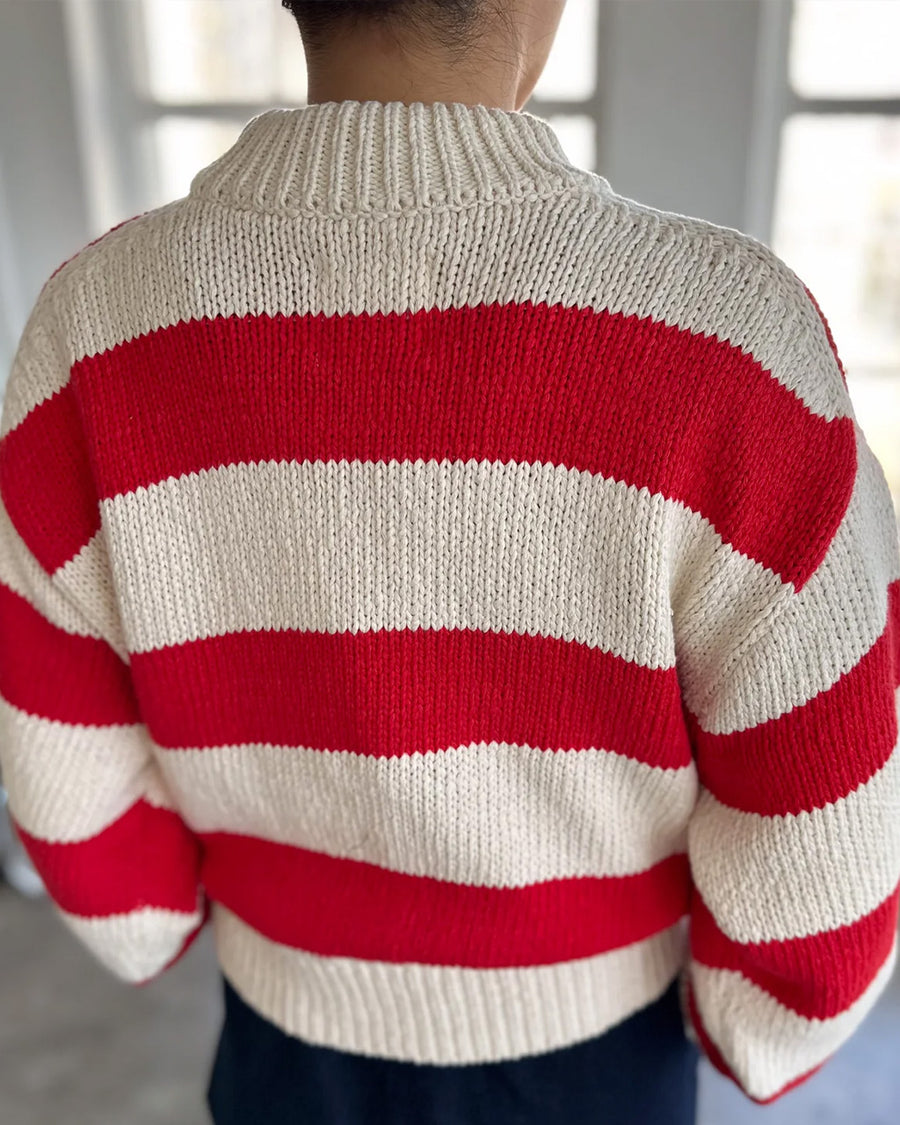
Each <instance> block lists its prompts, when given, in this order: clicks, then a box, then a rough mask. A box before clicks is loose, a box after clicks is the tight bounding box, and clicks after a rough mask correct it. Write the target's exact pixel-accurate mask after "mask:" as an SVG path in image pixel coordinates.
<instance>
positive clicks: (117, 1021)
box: [0, 886, 900, 1125]
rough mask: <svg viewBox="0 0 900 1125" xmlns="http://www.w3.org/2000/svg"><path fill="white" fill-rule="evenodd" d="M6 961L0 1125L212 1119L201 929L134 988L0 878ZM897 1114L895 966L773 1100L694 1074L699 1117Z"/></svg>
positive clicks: (734, 1123) (208, 976)
mask: <svg viewBox="0 0 900 1125" xmlns="http://www.w3.org/2000/svg"><path fill="white" fill-rule="evenodd" d="M0 958H2V969H0V1012H2V1019H0V1122H2V1123H3V1125H51V1123H52V1125H210V1118H209V1115H208V1113H207V1111H206V1106H205V1102H204V1097H205V1092H206V1082H207V1078H208V1074H209V1068H210V1065H211V1060H212V1054H213V1049H214V1044H215V1041H216V1036H217V1031H218V1021H219V1019H220V1014H221V998H220V993H219V978H218V973H217V967H216V962H215V958H214V955H213V950H212V945H211V941H210V933H209V930H208V929H207V930H206V931H205V933H204V935H203V936H202V938H201V940H200V941H198V942H197V943H196V944H195V945H194V947H193V948H192V949H191V951H190V952H189V953H188V954H187V956H186V957H185V958H184V959H183V960H182V961H181V962H180V963H179V964H178V965H176V966H175V968H174V969H172V970H170V971H169V972H168V973H167V974H166V975H165V976H163V977H161V978H160V979H159V980H157V981H154V982H153V983H152V984H151V985H149V986H147V987H145V988H135V987H133V986H129V985H125V984H122V983H120V982H119V981H117V980H116V979H115V978H113V977H112V976H110V975H108V974H107V973H106V972H105V971H104V970H103V969H101V968H100V966H99V965H98V964H97V963H96V962H95V961H94V960H93V959H92V958H91V956H90V955H89V954H88V953H87V952H85V951H84V950H83V949H82V948H81V946H80V945H79V944H78V943H77V941H76V940H75V939H74V938H73V937H70V935H69V934H68V932H67V931H66V930H65V929H64V927H63V925H62V923H61V922H60V921H58V919H57V918H56V916H55V915H54V914H53V912H52V909H51V908H50V906H49V904H48V903H47V901H46V900H38V901H29V900H27V899H24V898H22V897H21V896H19V895H18V894H16V893H15V892H14V891H12V890H10V889H9V888H8V887H5V886H0ZM898 1121H900V977H898V975H897V974H895V976H894V980H893V983H892V985H891V987H890V989H889V990H888V993H887V994H886V995H885V996H884V997H883V998H882V999H881V1001H880V1002H879V1004H878V1005H877V1007H876V1008H875V1010H874V1011H873V1012H872V1013H871V1014H870V1016H869V1017H868V1019H867V1020H866V1022H865V1023H864V1024H863V1026H862V1027H861V1028H860V1030H859V1031H858V1032H857V1033H856V1035H855V1036H854V1037H853V1039H851V1040H850V1042H849V1043H848V1044H847V1045H846V1046H845V1047H844V1048H843V1050H841V1051H840V1052H839V1053H838V1054H837V1056H836V1057H835V1058H834V1059H832V1060H831V1062H830V1063H829V1064H828V1065H827V1066H826V1067H825V1068H824V1069H823V1071H821V1072H820V1073H819V1074H818V1075H817V1076H816V1077H815V1078H813V1079H811V1080H810V1081H809V1082H808V1083H807V1084H806V1085H805V1086H804V1087H802V1088H801V1089H799V1090H795V1091H792V1092H791V1093H790V1094H788V1095H786V1096H785V1097H784V1098H783V1099H782V1100H781V1101H780V1102H777V1103H776V1104H774V1105H772V1106H767V1107H764V1108H761V1107H758V1106H755V1105H754V1104H753V1103H752V1102H750V1101H748V1100H747V1099H746V1098H744V1096H743V1095H742V1094H741V1093H740V1092H739V1091H738V1090H737V1088H736V1087H734V1086H733V1085H732V1084H731V1083H730V1082H727V1081H726V1080H725V1079H723V1078H721V1077H720V1076H719V1075H718V1074H716V1073H715V1072H714V1071H713V1070H712V1069H711V1068H710V1067H709V1066H708V1065H707V1064H706V1063H704V1064H703V1067H702V1070H701V1080H700V1114H699V1117H698V1122H697V1125H753V1123H754V1122H756V1123H758V1125H813V1123H815V1125H897V1122H898ZM548 1125H557V1123H550V1122H548ZM559 1125H564V1123H559ZM598 1125H599V1123H598ZM635 1125H639V1123H637V1122H636V1123H635Z"/></svg>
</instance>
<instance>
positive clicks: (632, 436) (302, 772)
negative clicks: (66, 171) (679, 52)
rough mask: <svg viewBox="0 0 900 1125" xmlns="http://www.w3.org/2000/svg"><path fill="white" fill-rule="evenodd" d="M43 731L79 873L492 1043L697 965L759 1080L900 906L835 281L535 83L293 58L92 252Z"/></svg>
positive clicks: (536, 1035) (870, 557) (863, 980)
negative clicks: (616, 161) (573, 139)
mask: <svg viewBox="0 0 900 1125" xmlns="http://www.w3.org/2000/svg"><path fill="white" fill-rule="evenodd" d="M0 496H2V528H0V642H2V643H0V694H2V703H0V722H2V726H0V761H2V769H3V778H4V783H5V785H6V787H7V790H8V795H9V807H10V811H11V815H12V816H13V818H14V821H15V823H16V825H17V827H18V829H19V831H20V833H21V836H22V839H23V842H24V844H25V846H26V848H27V850H28V852H29V853H30V855H31V857H32V859H33V861H34V863H35V865H36V867H37V869H38V871H39V872H40V874H41V875H42V877H43V879H44V880H45V883H46V885H47V888H48V892H49V895H50V896H51V897H52V899H53V901H54V903H55V906H56V908H57V910H58V911H59V913H60V915H61V917H62V919H63V920H64V921H65V923H66V924H67V925H68V926H69V927H71V929H72V930H73V931H74V933H75V934H76V935H77V936H78V938H80V939H81V941H83V942H84V943H85V945H86V946H87V947H88V948H89V949H90V950H92V951H93V953H94V954H95V955H96V956H97V957H98V958H99V959H100V961H101V962H102V963H103V964H104V965H105V966H107V967H108V969H109V970H111V971H112V972H113V973H115V974H117V975H118V976H120V977H121V978H123V979H125V980H127V981H132V982H144V981H147V980H149V979H151V978H153V977H154V976H156V975H157V974H159V973H161V972H162V971H163V970H165V969H166V968H167V967H168V966H170V965H171V964H172V963H173V962H174V961H175V960H177V959H178V957H179V956H180V955H181V954H183V952H184V951H185V949H186V948H187V947H188V946H189V945H190V943H191V941H192V940H193V938H194V937H195V936H196V934H197V933H198V932H199V931H200V929H201V928H202V927H203V926H204V924H205V923H206V922H207V921H209V922H210V923H211V926H212V930H213V936H214V941H215V946H216V950H217V955H218V958H219V961H220V964H221V967H222V970H223V972H224V973H225V975H226V977H227V979H228V980H229V981H230V982H231V984H232V985H233V986H234V988H235V989H236V990H237V991H238V993H239V994H240V995H241V996H242V997H243V998H244V999H245V1000H246V1001H247V1002H248V1003H249V1004H250V1005H251V1006H252V1007H253V1008H254V1009H255V1010H256V1011H257V1012H259V1013H260V1014H261V1015H263V1016H265V1018H266V1019H268V1020H270V1021H271V1022H272V1023H274V1024H275V1025H276V1026H277V1027H279V1028H281V1029H282V1030H283V1031H284V1032H286V1033H287V1034H289V1035H292V1036H296V1037H298V1038H300V1039H303V1040H306V1041H307V1042H309V1043H314V1044H320V1045H325V1046H329V1047H333V1048H335V1049H339V1050H342V1051H348V1052H355V1053H357V1054H360V1055H369V1056H378V1057H381V1058H388V1059H395V1060H408V1061H414V1062H423V1063H425V1062H427V1063H437V1064H446V1065H460V1064H466V1063H474V1062H484V1061H489V1060H502V1059H516V1058H521V1057H525V1056H529V1055H536V1054H540V1053H543V1052H548V1051H551V1050H554V1049H557V1048H561V1047H564V1046H566V1045H569V1044H574V1043H577V1042H579V1041H583V1040H585V1039H587V1038H588V1037H591V1036H595V1035H598V1034H600V1033H602V1032H603V1031H604V1030H605V1029H608V1028H612V1027H614V1026H615V1025H616V1024H617V1023H619V1022H620V1021H622V1020H623V1019H625V1018H627V1017H628V1016H629V1015H630V1014H632V1013H635V1012H637V1011H638V1010H639V1009H640V1008H641V1007H643V1006H644V1005H647V1004H648V1003H650V1002H651V1001H653V1000H654V998H656V997H658V996H660V994H661V993H662V992H663V991H664V990H665V989H666V988H667V986H668V985H669V984H670V983H671V982H672V981H673V980H675V979H676V977H677V978H678V981H679V987H680V997H681V1004H682V1009H683V1015H684V1021H685V1029H686V1032H687V1034H688V1035H689V1036H690V1037H691V1038H693V1039H694V1041H695V1042H696V1043H698V1044H699V1045H701V1046H702V1048H703V1049H704V1050H705V1051H706V1053H707V1054H708V1056H709V1058H710V1059H711V1061H712V1062H713V1064H714V1065H715V1066H717V1067H718V1068H719V1069H720V1070H721V1071H722V1072H723V1073H725V1074H727V1075H729V1076H730V1077H731V1078H733V1079H734V1081H735V1082H737V1083H738V1084H739V1086H740V1087H741V1088H742V1089H743V1090H744V1091H745V1092H746V1093H747V1095H748V1096H749V1097H751V1098H753V1099H754V1100H756V1101H760V1102H764V1101H770V1100H772V1099H773V1098H776V1097H778V1096H780V1095H781V1094H782V1093H784V1091H785V1090H787V1089H789V1088H791V1087H792V1086H794V1085H796V1084H797V1083H798V1082H800V1081H803V1080H804V1079H805V1078H806V1077H808V1076H809V1075H810V1074H811V1073H813V1072H814V1071H815V1070H816V1069H818V1068H819V1067H820V1066H821V1065H822V1064H823V1062H824V1061H825V1060H826V1059H828V1058H829V1057H830V1056H831V1055H832V1054H833V1053H834V1052H835V1051H836V1050H837V1049H838V1048H839V1047H840V1046H841V1045H842V1044H843V1043H844V1042H845V1041H846V1040H847V1038H848V1037H849V1036H850V1035H851V1034H852V1033H853V1031H854V1029H855V1028H857V1026H858V1025H859V1024H860V1022H861V1020H862V1019H863V1018H864V1017H865V1016H866V1014H867V1012H868V1011H869V1010H870V1009H871V1008H872V1006H873V1004H874V1003H875V1001H876V1000H877V999H878V997H879V995H880V994H881V993H882V991H883V989H884V988H885V985H886V983H887V981H888V978H889V976H890V974H891V972H892V969H893V967H894V965H895V960H896V956H897V944H896V933H897V918H898V895H900V753H898V752H897V747H898V712H897V703H898V690H897V689H898V685H900V548H898V537H897V524H896V520H895V516H894V512H893V508H892V503H891V496H890V493H889V490H888V486H887V482H886V480H885V477H884V474H883V472H882V469H881V467H880V465H879V462H878V461H877V459H876V458H875V457H874V455H873V453H872V452H871V450H870V449H869V447H868V445H867V443H866V439H865V435H864V434H863V432H862V430H861V429H860V427H859V425H858V423H857V420H856V418H855V415H854V410H853V405H852V402H851V398H850V395H849V392H848V385H847V379H846V375H845V371H844V368H843V366H842V363H841V360H840V358H839V356H838V352H837V350H836V348H835V344H834V341H833V339H832V335H831V333H830V331H829V328H828V325H827V323H826V321H825V319H824V317H823V315H822V313H821V311H820V309H819V306H818V304H817V302H816V301H815V298H814V297H813V296H812V294H811V292H810V291H809V289H808V288H807V287H806V286H805V285H804V284H803V282H802V281H801V280H800V278H799V277H798V276H797V275H796V273H794V272H793V271H792V270H791V269H790V268H789V267H788V266H787V265H786V263H785V262H783V261H782V260H781V259H780V258H779V257H778V256H777V255H776V254H775V253H774V252H773V251H772V250H771V249H769V248H768V247H766V246H765V245H764V244H763V243H761V242H759V241H757V240H755V239H753V238H752V237H749V236H748V235H745V234H743V233H741V232H739V231H737V230H733V229H731V228H728V227H723V226H720V225H716V224H714V223H711V222H707V221H703V220H701V219H698V218H692V217H689V216H685V215H681V214H677V213H672V212H666V211H660V210H657V209H654V208H652V207H649V206H646V205H644V204H642V203H639V202H637V201H635V200H632V199H629V198H626V197H624V196H622V195H619V194H617V193H616V192H615V191H614V190H613V189H612V187H611V185H610V183H609V182H608V181H607V180H606V179H604V178H603V177H602V176H598V175H595V174H593V173H590V172H588V171H586V170H584V169H581V168H578V167H576V166H574V165H573V164H572V163H571V162H570V161H569V160H568V159H567V157H566V155H565V153H564V151H563V149H562V147H561V144H560V142H559V140H558V138H557V136H556V134H555V133H554V131H553V130H552V128H551V127H550V125H549V124H548V123H547V122H546V121H544V120H542V119H541V118H538V117H536V116H533V115H531V114H529V113H527V112H511V111H506V110H501V109H498V108H494V107H485V106H469V105H465V104H462V103H436V104H423V103H414V104H412V105H407V104H405V103H401V102H391V103H381V102H354V101H347V102H326V103H320V104H313V105H307V106H303V107H300V108H292V109H273V110H270V111H267V112H264V113H262V114H260V115H259V116H256V117H254V118H253V119H252V120H251V121H250V122H248V123H247V124H246V126H245V127H244V129H243V131H242V133H241V134H240V137H239V139H238V140H237V141H236V143H235V144H234V145H233V146H232V147H231V148H230V149H229V150H228V151H227V152H225V154H224V155H223V156H221V157H220V158H219V159H217V160H215V161H214V162H213V163H212V164H210V165H208V166H207V167H205V168H203V169H202V170H201V171H199V172H198V173H197V175H196V176H195V178H194V179H193V181H192V182H191V185H190V191H189V193H188V194H187V195H186V196H185V197H183V198H181V199H177V200H175V201H173V202H170V203H168V204H166V205H164V206H161V207H158V208H156V209H154V210H152V211H149V212H146V213H144V214H142V215H139V216H136V217H135V218H133V219H130V220H128V221H126V222H125V223H123V224H120V225H119V226H118V227H114V228H113V229H112V230H110V231H108V232H106V233H105V234H104V235H103V236H102V237H100V238H99V239H97V240H96V241H94V242H92V243H90V244H88V245H87V246H85V247H84V248H82V249H81V250H80V251H79V252H78V253H77V254H75V256H74V257H72V258H70V259H69V260H68V261H66V262H64V263H63V264H62V266H60V267H59V268H58V269H57V270H56V272H55V273H54V274H53V275H52V276H51V277H50V278H49V279H48V280H47V282H46V283H45V285H44V287H43V289H42V291H41V293H40V295H39V297H38V298H37V300H36V303H35V305H34V308H33V310H32V312H31V314H30V316H29V318H28V320H27V323H26V326H25V329H24V332H23V334H22V338H21V341H20V343H19V347H18V349H17V351H16V355H15V358H14V361H13V366H12V370H11V373H10V375H9V381H8V386H7V389H6V392H5V399H4V405H3V414H2V422H0Z"/></svg>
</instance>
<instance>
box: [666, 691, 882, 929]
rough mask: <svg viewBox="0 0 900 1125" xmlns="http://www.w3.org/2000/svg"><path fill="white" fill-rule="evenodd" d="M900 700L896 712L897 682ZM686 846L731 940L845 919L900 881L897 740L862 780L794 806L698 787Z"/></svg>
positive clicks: (875, 902)
mask: <svg viewBox="0 0 900 1125" xmlns="http://www.w3.org/2000/svg"><path fill="white" fill-rule="evenodd" d="M897 705H898V719H900V692H898V693H897ZM688 849H689V853H690V857H691V875H692V877H693V880H694V883H695V884H696V886H697V889H698V891H699V892H700V894H701V896H702V897H703V899H704V901H705V902H706V903H707V905H708V907H709V909H710V911H711V912H712V914H713V915H714V917H715V920H716V923H717V924H718V926H719V928H720V929H721V930H722V931H723V933H725V934H726V935H727V936H728V937H730V938H732V940H734V941H738V942H761V941H780V940H786V939H789V938H797V937H805V936H807V935H809V934H817V933H821V932H822V931H824V930H833V929H837V927H839V926H846V925H849V924H850V923H851V922H855V921H857V920H858V919H859V918H861V917H862V916H863V915H865V914H868V913H870V912H871V911H872V910H874V909H875V908H876V907H877V906H878V905H879V904H880V903H882V902H883V901H884V900H885V899H886V898H887V897H888V895H890V894H891V893H892V892H893V891H894V889H895V887H896V886H897V883H898V881H900V744H898V746H897V747H895V748H894V751H893V753H892V754H891V757H890V758H889V759H888V761H887V762H886V763H885V764H884V766H882V768H881V769H880V770H878V771H877V772H876V773H875V774H873V775H872V777H871V778H870V779H869V780H868V781H867V782H866V783H865V784H864V785H860V786H859V788H857V789H855V790H854V791H853V792H852V793H850V794H849V795H848V796H846V797H842V798H841V799H840V800H839V801H835V802H833V803H832V804H828V805H825V806H824V807H823V808H820V809H815V810H813V811H812V812H802V813H799V814H797V815H796V816H790V815H786V816H776V817H763V816H759V815H758V814H756V813H745V812H738V811H736V810H735V809H731V808H728V807H726V806H725V805H722V804H720V803H719V802H718V801H717V800H716V799H715V797H713V796H712V794H711V793H709V792H707V791H706V790H705V789H702V788H701V791H700V798H699V800H698V802H697V807H696V809H695V811H694V813H693V816H692V817H691V821H690V825H689V829H688ZM737 873H739V875H738V874H737Z"/></svg>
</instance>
